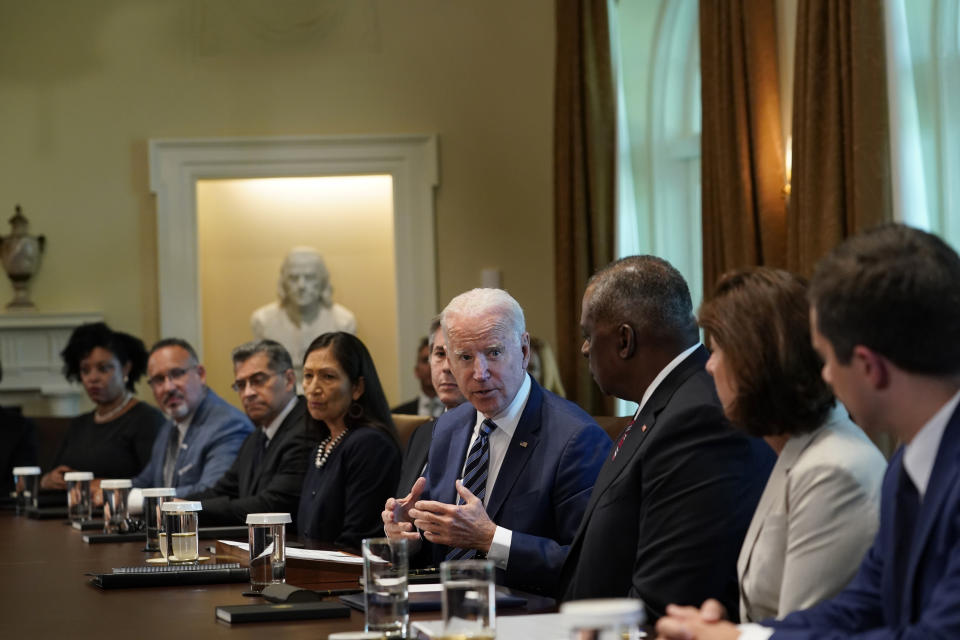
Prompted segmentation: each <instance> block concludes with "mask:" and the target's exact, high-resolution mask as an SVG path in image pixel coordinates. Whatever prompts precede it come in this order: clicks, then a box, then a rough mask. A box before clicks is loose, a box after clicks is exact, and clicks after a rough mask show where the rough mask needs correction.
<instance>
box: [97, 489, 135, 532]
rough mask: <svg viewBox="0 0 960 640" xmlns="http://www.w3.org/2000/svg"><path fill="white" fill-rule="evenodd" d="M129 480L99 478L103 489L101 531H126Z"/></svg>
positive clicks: (128, 527)
mask: <svg viewBox="0 0 960 640" xmlns="http://www.w3.org/2000/svg"><path fill="white" fill-rule="evenodd" d="M132 486H133V484H132V483H131V482H130V480H126V479H120V480H101V481H100V489H101V491H103V532H104V533H126V532H127V531H128V530H129V529H130V516H129V513H128V511H127V500H128V499H129V498H130V487H132Z"/></svg>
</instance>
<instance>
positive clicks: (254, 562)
mask: <svg viewBox="0 0 960 640" xmlns="http://www.w3.org/2000/svg"><path fill="white" fill-rule="evenodd" d="M292 521H293V520H292V518H291V517H290V514H289V513H249V514H247V527H248V540H249V543H250V590H251V591H257V592H259V591H263V589H264V588H265V587H266V586H267V585H269V584H275V583H282V582H284V581H285V578H286V566H287V555H286V547H285V545H286V543H287V524H289V523H290V522H292Z"/></svg>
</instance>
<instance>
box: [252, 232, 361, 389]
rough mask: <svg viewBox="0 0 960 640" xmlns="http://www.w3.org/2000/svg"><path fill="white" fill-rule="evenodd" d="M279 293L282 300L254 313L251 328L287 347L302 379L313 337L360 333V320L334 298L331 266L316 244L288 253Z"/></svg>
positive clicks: (281, 270) (256, 332)
mask: <svg viewBox="0 0 960 640" xmlns="http://www.w3.org/2000/svg"><path fill="white" fill-rule="evenodd" d="M278 292H279V295H280V300H279V301H278V302H271V303H270V304H267V305H264V306H262V307H260V308H259V309H257V310H256V311H254V312H253V314H252V315H251V316H250V328H251V329H252V330H253V335H254V337H256V338H258V339H262V338H270V339H271V340H276V341H277V342H279V343H280V344H282V345H283V346H284V347H286V348H287V351H289V352H290V357H291V358H292V359H293V364H294V369H296V371H297V378H298V379H299V378H300V376H301V375H302V373H301V365H302V364H303V354H304V352H305V351H306V350H307V347H308V346H309V345H310V343H311V342H313V339H314V338H316V337H317V336H319V335H320V334H323V333H327V332H329V331H346V332H347V333H356V331H357V321H356V318H354V316H353V313H351V312H350V311H349V310H348V309H346V308H345V307H342V306H341V305H339V304H337V303H335V302H334V301H333V287H332V286H331V284H330V273H329V272H328V271H327V265H326V264H324V262H323V256H322V255H321V254H320V252H319V251H317V250H316V249H314V248H312V247H294V248H293V249H291V250H290V252H289V253H287V257H286V258H284V260H283V266H282V267H281V268H280V283H279V286H278Z"/></svg>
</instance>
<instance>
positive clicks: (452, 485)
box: [427, 409, 477, 504]
mask: <svg viewBox="0 0 960 640" xmlns="http://www.w3.org/2000/svg"><path fill="white" fill-rule="evenodd" d="M476 423H477V411H476V409H474V410H472V411H467V412H465V414H464V416H463V417H462V418H460V420H459V422H458V424H457V425H456V426H454V427H453V428H452V429H451V430H450V437H449V441H448V443H447V452H448V454H447V456H446V459H447V460H449V461H450V462H451V464H447V465H443V467H442V471H443V474H442V475H440V476H439V478H438V481H437V482H435V483H433V482H432V483H431V484H432V485H433V486H434V487H436V491H437V495H431V496H430V499H431V500H437V501H439V502H446V503H447V504H456V502H457V488H456V481H457V479H458V478H459V477H460V471H461V470H462V469H463V461H464V460H466V458H467V445H468V444H470V436H471V435H473V427H474V425H476ZM439 444H443V443H442V442H441V443H439ZM431 448H432V446H431ZM437 468H440V465H428V466H427V473H428V475H430V477H431V478H433V477H435V476H434V475H433V474H434V473H436V469H437Z"/></svg>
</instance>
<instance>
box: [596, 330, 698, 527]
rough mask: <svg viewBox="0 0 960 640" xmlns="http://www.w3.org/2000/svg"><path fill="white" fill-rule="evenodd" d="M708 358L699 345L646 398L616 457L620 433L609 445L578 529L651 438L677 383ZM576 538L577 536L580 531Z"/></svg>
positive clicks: (680, 383)
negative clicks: (605, 458) (608, 452)
mask: <svg viewBox="0 0 960 640" xmlns="http://www.w3.org/2000/svg"><path fill="white" fill-rule="evenodd" d="M707 357H708V356H707V350H706V348H704V347H703V346H702V345H701V346H699V347H698V348H697V349H696V350H695V351H694V352H693V353H691V354H690V355H689V356H687V357H686V358H685V359H684V360H683V361H682V362H681V363H680V364H679V365H677V367H676V368H675V369H674V370H673V371H671V372H670V374H669V375H668V376H667V377H666V378H664V379H663V380H662V381H661V382H660V384H659V385H658V386H657V388H656V390H655V391H654V392H653V395H651V396H650V398H649V399H648V400H647V403H646V404H645V405H644V406H643V410H642V411H640V415H638V416H637V419H636V420H635V421H634V424H633V428H632V429H631V430H630V434H629V435H628V436H627V438H626V439H625V440H624V441H623V445H622V446H621V447H620V452H619V453H618V454H617V457H616V459H614V458H613V452H614V451H615V450H616V448H617V443H618V442H620V439H621V438H622V437H623V432H621V433H620V435H619V436H617V439H616V441H615V442H614V443H613V447H611V448H610V455H608V456H607V461H606V462H605V463H604V464H603V467H602V468H601V469H600V473H599V475H598V476H597V481H596V483H594V485H593V491H592V492H591V494H590V500H589V502H588V503H587V508H586V511H585V512H584V516H583V520H581V521H580V529H581V530H582V529H583V528H584V527H585V525H586V524H587V522H588V521H589V519H590V513H591V512H592V511H593V508H594V506H595V505H596V503H597V502H598V501H599V499H600V497H601V496H602V495H603V493H604V492H605V491H606V490H607V489H608V488H609V487H610V485H612V484H613V483H614V481H615V480H616V479H617V478H618V477H619V476H620V474H621V473H623V471H624V469H626V468H628V467H629V466H630V465H631V464H632V460H633V457H634V456H636V455H637V452H638V451H639V450H640V447H641V445H642V444H643V443H644V442H645V441H646V440H647V438H648V437H650V434H651V433H653V432H654V430H655V429H654V427H655V426H656V423H657V414H659V413H660V412H661V411H662V410H663V408H664V407H665V406H667V403H668V402H670V398H672V397H673V394H674V393H676V391H677V389H678V388H680V385H682V384H683V383H684V382H686V381H687V379H688V378H689V377H690V376H692V375H693V374H695V373H696V372H697V371H700V370H702V369H703V367H704V365H705V364H706V362H707ZM577 537H579V533H578V536H577Z"/></svg>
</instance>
